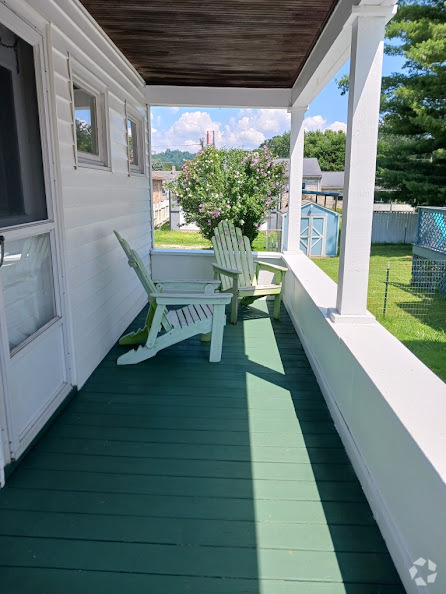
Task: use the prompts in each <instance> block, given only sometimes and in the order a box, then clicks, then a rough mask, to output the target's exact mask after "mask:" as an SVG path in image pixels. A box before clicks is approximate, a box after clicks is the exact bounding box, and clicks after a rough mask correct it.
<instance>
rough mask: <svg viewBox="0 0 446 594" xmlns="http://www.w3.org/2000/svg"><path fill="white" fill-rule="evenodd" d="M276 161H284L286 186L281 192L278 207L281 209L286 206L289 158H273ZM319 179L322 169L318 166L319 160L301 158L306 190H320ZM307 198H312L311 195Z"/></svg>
mask: <svg viewBox="0 0 446 594" xmlns="http://www.w3.org/2000/svg"><path fill="white" fill-rule="evenodd" d="M275 162H276V163H284V162H285V163H286V169H285V176H286V179H287V181H286V188H285V191H284V192H283V194H282V200H281V204H280V208H281V209H282V210H283V209H285V208H286V207H287V206H288V185H289V181H288V180H289V177H290V160H289V159H275ZM321 179H322V171H321V168H320V167H319V162H318V160H317V159H316V158H314V157H311V158H306V159H304V160H303V183H304V184H305V189H306V190H314V191H315V192H320V190H321ZM308 197H309V198H312V199H314V197H312V196H311V195H310V196H308Z"/></svg>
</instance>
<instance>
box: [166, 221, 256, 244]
mask: <svg viewBox="0 0 446 594" xmlns="http://www.w3.org/2000/svg"><path fill="white" fill-rule="evenodd" d="M265 238H266V233H264V232H260V233H259V236H258V237H257V239H256V240H255V241H254V243H253V245H252V249H253V250H254V251H265ZM155 247H156V248H171V249H175V248H177V249H189V250H193V249H195V250H211V249H212V245H211V242H210V241H209V240H208V239H206V238H205V237H203V235H202V234H201V233H196V232H188V231H170V230H169V228H168V223H166V224H164V225H163V226H162V227H161V229H155Z"/></svg>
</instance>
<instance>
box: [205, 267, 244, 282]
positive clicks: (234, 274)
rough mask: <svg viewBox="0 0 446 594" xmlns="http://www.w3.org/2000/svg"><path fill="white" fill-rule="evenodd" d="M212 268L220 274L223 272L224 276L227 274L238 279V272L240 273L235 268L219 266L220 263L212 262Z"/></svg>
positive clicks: (239, 271)
mask: <svg viewBox="0 0 446 594" xmlns="http://www.w3.org/2000/svg"><path fill="white" fill-rule="evenodd" d="M212 267H213V269H214V270H215V271H216V272H219V273H220V274H224V275H225V276H229V277H230V278H235V279H238V277H239V274H242V271H241V270H236V269H235V268H225V267H224V266H220V264H212Z"/></svg>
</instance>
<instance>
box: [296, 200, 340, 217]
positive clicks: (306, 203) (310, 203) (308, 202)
mask: <svg viewBox="0 0 446 594" xmlns="http://www.w3.org/2000/svg"><path fill="white" fill-rule="evenodd" d="M307 206H311V207H312V208H314V210H323V211H326V212H327V213H329V214H330V215H331V216H333V217H340V216H341V215H340V214H339V213H338V212H336V211H335V210H332V209H331V208H327V207H326V206H322V204H318V203H317V202H313V201H312V200H302V205H301V208H302V209H304V208H306V207H307Z"/></svg>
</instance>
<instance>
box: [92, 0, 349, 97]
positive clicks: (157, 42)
mask: <svg viewBox="0 0 446 594" xmlns="http://www.w3.org/2000/svg"><path fill="white" fill-rule="evenodd" d="M81 2H82V4H83V5H84V6H85V8H86V9H87V10H88V11H89V12H90V14H91V15H92V16H93V18H94V19H95V20H96V21H97V22H98V23H99V25H100V26H101V27H102V28H103V29H104V31H105V32H106V33H107V34H108V36H109V37H110V38H111V39H112V40H113V41H114V43H115V44H116V45H117V46H118V48H119V49H120V50H121V51H122V52H123V54H124V55H125V56H126V57H127V58H128V60H129V61H130V62H131V63H132V64H133V66H134V67H135V68H136V70H137V71H138V72H139V73H140V74H141V76H142V77H143V78H144V80H145V81H146V83H147V84H150V85H189V86H207V87H215V86H217V87H218V86H225V87H248V88H249V87H250V88H262V87H268V88H290V87H292V86H293V84H294V82H295V80H296V78H297V75H298V74H299V72H300V70H301V69H302V67H303V65H304V64H305V61H306V60H307V58H308V56H309V54H310V52H311V50H312V48H313V47H314V45H315V43H316V41H317V40H318V38H319V36H320V34H321V32H322V30H323V28H324V26H325V24H326V22H327V20H328V18H329V16H330V15H331V13H332V11H333V9H334V7H335V6H336V4H337V3H338V0H275V1H274V2H272V1H271V0H255V1H254V0H243V1H241V0H220V1H219V2H215V1H208V2H196V0H132V1H131V2H122V0H81Z"/></svg>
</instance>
